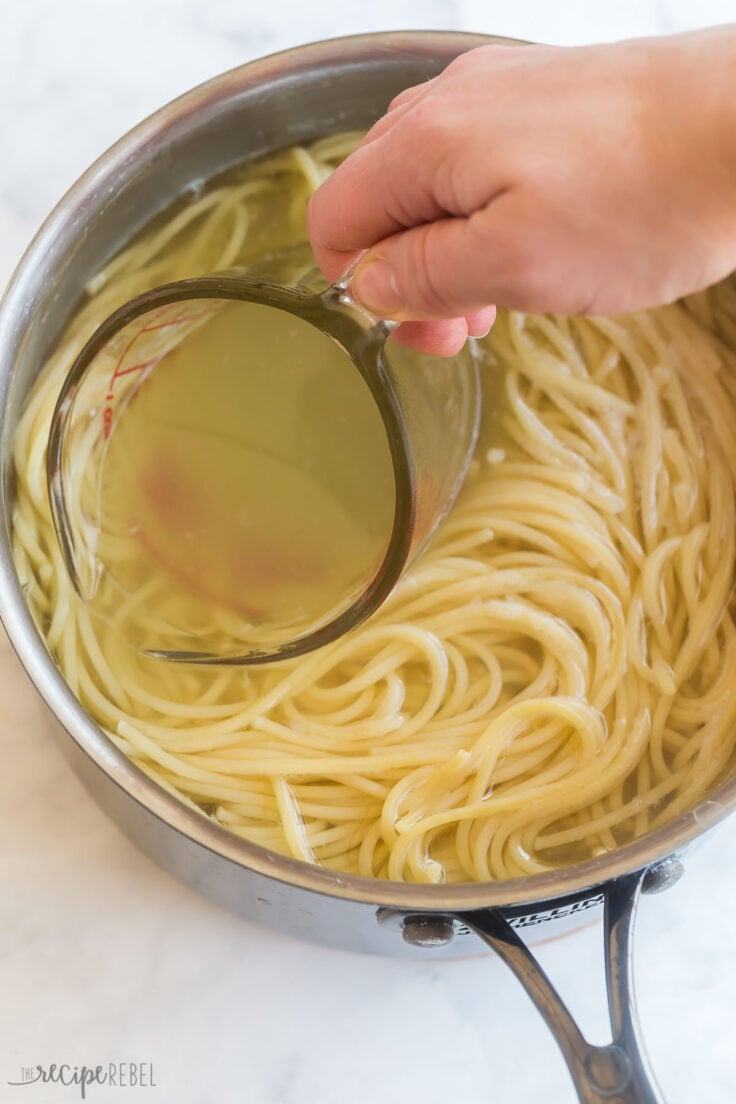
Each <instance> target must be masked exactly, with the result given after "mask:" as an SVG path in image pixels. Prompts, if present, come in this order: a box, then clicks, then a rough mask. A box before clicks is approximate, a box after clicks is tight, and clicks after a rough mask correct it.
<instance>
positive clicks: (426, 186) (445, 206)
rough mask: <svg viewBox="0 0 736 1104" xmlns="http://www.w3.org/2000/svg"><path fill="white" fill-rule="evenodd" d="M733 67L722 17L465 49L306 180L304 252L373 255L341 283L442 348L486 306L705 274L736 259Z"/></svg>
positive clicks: (593, 310) (576, 305) (567, 304)
mask: <svg viewBox="0 0 736 1104" xmlns="http://www.w3.org/2000/svg"><path fill="white" fill-rule="evenodd" d="M734 73H736V29H735V28H729V27H721V28H715V29H713V30H709V31H703V32H695V33H692V34H686V35H678V36H673V37H670V38H660V39H647V40H641V41H633V42H622V43H617V44H614V45H610V46H592V47H584V48H572V49H570V48H560V47H547V46H538V47H537V46H529V47H523V48H517V47H507V46H482V47H480V48H478V49H475V50H472V51H470V52H468V53H466V54H462V55H461V56H460V57H458V58H457V59H456V60H455V61H453V62H452V63H451V64H450V65H449V66H448V67H447V69H445V71H444V72H443V73H441V74H440V75H439V76H438V77H435V78H434V79H433V80H430V81H427V82H426V83H425V84H423V85H419V86H417V87H415V88H409V89H407V90H406V91H405V92H402V93H401V94H400V95H399V96H398V97H397V98H396V99H395V100H394V101H393V103H392V104H391V106H390V108H389V111H388V113H387V114H386V115H385V116H384V117H383V118H381V119H380V120H379V121H378V122H377V123H376V125H375V126H374V127H373V128H372V129H371V130H370V131H369V132H368V134H367V135H366V136H365V138H364V139H363V141H362V143H361V144H360V146H359V147H358V149H357V150H356V151H355V152H354V153H352V154H351V155H350V156H349V157H348V158H347V159H346V161H345V162H344V163H343V164H342V165H341V166H340V167H339V168H338V169H336V171H335V172H334V173H333V174H332V176H330V177H329V179H328V180H327V181H326V182H325V183H324V184H323V185H322V186H321V187H320V188H319V189H318V191H317V192H316V193H315V194H314V196H313V197H312V200H311V202H310V205H309V211H308V225H309V233H310V238H311V241H312V246H313V249H314V252H315V255H316V257H317V260H318V262H319V264H320V266H321V268H322V270H323V271H324V273H325V275H326V276H327V277H328V278H329V279H334V278H335V277H336V276H338V275H339V274H340V272H342V271H343V270H344V269H345V268H346V267H347V265H348V263H349V262H350V260H351V259H352V258H354V257H355V255H356V254H357V253H358V252H359V251H361V250H368V253H367V254H366V257H365V258H364V259H363V260H362V261H361V263H360V265H359V267H358V272H357V274H356V276H355V278H354V281H353V290H354V292H355V294H356V296H357V297H358V298H359V299H360V300H361V301H362V302H363V303H364V304H365V306H366V307H368V308H369V309H371V310H372V311H373V312H374V313H376V314H378V315H380V316H382V317H385V318H395V319H399V320H402V321H403V320H411V321H408V322H406V323H405V324H404V325H402V326H401V327H400V329H399V330H398V331H397V336H398V337H399V339H400V340H402V341H403V343H404V344H407V345H411V346H413V347H417V348H424V349H426V350H427V351H429V352H435V353H439V354H441V355H452V354H453V353H455V352H456V351H457V350H458V349H459V348H460V347H461V346H462V344H463V343H464V341H465V339H466V337H467V335H468V333H471V334H473V335H476V336H478V335H480V334H481V333H483V332H485V331H486V330H487V329H488V327H489V326H490V324H491V322H492V319H493V315H494V311H493V308H492V307H490V306H489V304H499V305H501V306H504V307H510V308H514V309H517V310H524V311H542V312H545V311H549V312H553V313H569V314H607V313H615V312H620V311H627V310H634V309H643V308H647V307H651V306H655V305H658V304H661V303H664V302H668V301H671V300H673V299H675V298H678V297H679V296H681V295H684V294H687V293H689V292H692V291H695V290H697V289H699V288H702V287H705V286H706V285H708V284H710V283H713V282H714V281H716V280H718V279H720V278H722V277H723V276H725V275H727V274H728V273H729V272H730V271H732V270H733V269H734V268H735V267H736V108H735V107H734V104H736V97H734ZM418 320H421V321H418ZM448 320H449V321H448Z"/></svg>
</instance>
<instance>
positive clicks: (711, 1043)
mask: <svg viewBox="0 0 736 1104" xmlns="http://www.w3.org/2000/svg"><path fill="white" fill-rule="evenodd" d="M561 9H564V14H560V12H561ZM734 19H736V0H698V3H697V4H696V3H694V2H692V0H618V3H617V4H611V3H605V2H603V0H566V3H565V4H564V5H563V4H552V3H550V2H549V0H516V2H515V3H514V4H502V3H500V2H498V0H372V2H371V3H370V4H367V3H365V4H359V3H355V2H353V3H352V4H349V3H346V2H345V0H316V2H315V3H311V4H303V3H295V2H293V0H269V2H268V3H265V4H256V3H255V0H126V2H125V3H124V4H120V3H113V2H112V0H62V2H60V0H23V3H14V4H10V3H8V4H7V5H5V6H4V7H3V10H2V15H1V17H0V288H2V286H3V285H4V283H5V281H6V280H7V279H8V278H9V276H10V274H11V272H12V269H13V267H14V265H15V263H16V262H17V260H18V258H19V257H20V254H21V252H22V250H23V248H24V247H25V245H26V244H27V242H28V240H29V238H30V237H31V235H32V234H33V232H34V230H35V228H36V227H37V225H38V224H39V223H40V221H41V219H42V218H43V217H44V216H45V214H46V213H47V211H48V210H49V209H50V207H51V206H52V205H53V203H54V202H55V201H56V200H57V199H58V198H59V197H60V195H61V194H62V193H63V191H64V190H65V189H66V188H67V187H68V186H69V185H70V184H71V183H72V182H73V180H74V179H75V178H76V176H77V175H78V174H79V173H80V172H81V171H82V170H83V169H84V168H85V167H86V166H87V165H88V164H89V162H90V161H92V160H93V159H94V158H95V157H96V156H97V155H98V154H99V153H100V152H101V151H102V150H103V149H104V148H105V147H106V146H107V145H109V144H110V143H111V142H112V141H113V140H114V139H115V138H117V137H118V136H119V135H120V134H121V133H122V132H123V131H124V130H126V129H127V128H128V127H130V126H131V125H132V124H134V123H135V122H137V121H138V119H140V118H141V117H142V116H143V115H145V114H147V113H149V112H150V111H152V110H154V109H155V108H156V107H158V106H159V105H160V104H161V103H163V102H164V101H166V100H168V99H171V98H172V97H173V96H175V95H176V94H178V93H179V92H181V91H183V90H185V89H186V88H188V87H190V86H191V85H194V84H196V83H198V82H199V81H201V80H204V79H205V78H207V77H209V76H211V75H213V74H215V73H216V72H218V71H220V70H222V69H226V68H229V67H231V66H234V65H236V64H238V63H240V62H243V61H246V60H248V59H250V58H252V57H255V56H257V55H259V54H263V53H268V52H271V51H273V50H277V49H280V48H282V47H286V46H291V45H295V44H297V43H299V42H305V41H309V40H311V39H317V38H321V37H326V36H330V35H338V34H348V33H353V32H357V31H365V30H379V29H389V28H400V27H430V26H434V27H441V28H454V29H465V30H481V31H489V32H490V31H494V32H497V33H500V34H508V35H515V36H518V37H522V38H523V37H527V38H531V39H537V40H541V41H545V40H546V41H550V42H560V43H575V42H583V41H592V40H594V39H603V38H606V39H610V38H620V37H626V36H630V35H637V34H650V33H657V32H663V31H669V30H679V29H685V28H687V27H692V26H696V25H705V24H709V23H719V22H726V21H729V20H734ZM0 761H2V764H3V769H2V779H3V786H2V801H1V802H0V994H2V996H1V998H0V1101H2V1102H5V1101H8V1102H9V1104H15V1102H16V1101H17V1102H21V1104H26V1102H27V1104H56V1102H57V1101H59V1102H63V1101H65V1100H69V1101H71V1100H78V1099H79V1098H80V1096H79V1090H78V1089H76V1088H73V1087H69V1088H61V1087H59V1086H54V1085H46V1086H39V1085H32V1086H31V1085H27V1086H23V1087H18V1088H13V1087H10V1086H8V1085H7V1082H8V1081H13V1080H19V1079H20V1073H21V1068H22V1067H23V1066H27V1065H35V1064H36V1063H40V1064H45V1065H48V1064H49V1063H51V1062H68V1063H71V1064H81V1063H86V1064H87V1065H96V1064H97V1063H106V1062H108V1061H122V1062H129V1061H136V1062H140V1061H143V1062H146V1063H152V1064H153V1067H154V1077H155V1081H156V1087H155V1088H150V1089H138V1090H134V1089H132V1088H128V1089H123V1088H112V1087H104V1088H99V1087H95V1086H92V1087H91V1088H90V1089H89V1090H88V1099H89V1100H92V1101H97V1102H100V1104H102V1102H105V1101H109V1102H110V1104H114V1102H115V1101H119V1102H121V1104H131V1102H134V1101H137V1100H139V1099H140V1100H143V1099H147V1098H150V1099H152V1100H157V1101H161V1104H214V1102H215V1101H217V1102H218V1104H230V1102H232V1104H235V1102H237V1104H344V1102H345V1101H350V1104H376V1102H378V1101H385V1102H386V1104H399V1102H403V1101H406V1100H420V1101H421V1102H422V1104H445V1102H447V1101H451V1100H452V1101H454V1100H461V1101H463V1102H464V1104H488V1102H493V1101H499V1102H500V1101H503V1102H504V1104H531V1102H532V1101H534V1102H537V1101H548V1102H550V1104H568V1102H572V1100H573V1099H574V1096H573V1091H572V1088H571V1085H570V1081H569V1078H568V1076H567V1073H566V1071H565V1068H564V1065H563V1062H562V1059H561V1058H560V1057H559V1055H558V1054H557V1053H556V1051H555V1048H554V1045H553V1043H552V1041H551V1038H550V1037H549V1036H548V1033H547V1031H546V1029H545V1027H544V1026H543V1024H542V1022H541V1020H540V1019H539V1017H538V1016H537V1014H536V1013H535V1011H534V1010H533V1009H532V1007H531V1005H529V1003H528V1001H527V998H526V997H525V995H524V994H523V993H522V991H521V989H520V988H519V987H518V986H517V984H516V983H515V982H514V981H513V979H512V978H511V977H510V976H509V975H507V973H506V971H505V969H504V968H503V967H502V965H501V964H500V963H499V962H498V961H496V960H494V959H491V958H488V959H475V960H467V961H460V962H449V963H430V962H427V963H423V962H416V961H409V962H405V961H403V960H382V959H374V958H367V957H362V956H358V955H349V954H346V953H344V952H335V951H329V950H326V949H320V948H315V947H312V946H307V945H304V944H301V943H299V942H296V941H294V940H290V939H288V938H285V937H283V936H278V935H276V934H273V933H271V932H269V931H266V930H261V929H258V928H255V927H252V926H250V925H248V924H246V923H244V922H243V921H241V920H239V919H237V918H235V917H233V916H231V915H229V914H228V913H226V912H223V911H222V910H220V909H218V908H216V907H215V906H214V905H211V904H209V903H208V902H207V901H205V900H203V899H201V898H199V897H198V896H196V895H195V894H194V893H193V892H191V891H190V890H188V889H185V888H183V887H182V886H180V885H179V884H177V883H176V882H174V881H173V880H172V879H171V878H170V877H168V876H167V875H166V874H164V873H163V872H161V871H160V870H159V869H158V868H157V867H155V866H154V865H153V864H152V863H151V862H149V861H148V860H147V859H146V858H144V857H143V856H142V855H141V854H139V853H138V852H137V851H136V850H135V849H134V848H133V847H132V845H131V844H129V843H128V842H127V840H126V839H124V838H123V837H122V836H121V835H120V834H119V833H118V831H117V830H116V829H115V828H114V827H113V826H112V825H111V824H110V823H109V822H108V821H107V820H106V819H105V817H104V816H103V814H102V813H101V812H100V811H99V810H98V809H97V807H96V806H95V805H93V804H92V802H91V800H90V799H89V798H88V797H87V795H86V793H85V792H84V791H83V789H82V787H81V786H80V784H79V783H78V782H77V780H76V779H75V778H74V777H73V776H72V775H71V773H70V771H69V769H68V767H67V766H66V764H65V762H64V761H63V760H62V758H61V755H60V753H59V751H58V749H57V747H56V744H55V743H54V742H53V741H52V739H51V736H50V731H49V722H48V721H47V719H46V718H45V715H44V712H43V710H42V708H41V706H40V704H39V702H38V700H37V698H36V696H35V694H34V692H33V691H32V689H31V687H30V684H29V683H28V682H27V680H26V678H25V677H24V675H23V673H22V671H21V669H20V667H19V664H18V662H17V660H16V659H15V657H14V655H13V654H12V652H11V649H10V647H9V645H8V644H7V642H6V640H5V639H4V638H2V640H0ZM734 853H736V819H734V820H733V822H732V823H731V824H730V825H727V826H725V827H723V828H722V829H720V831H719V832H717V833H716V835H715V836H714V838H713V839H712V840H710V841H709V842H708V843H707V844H706V845H704V846H703V848H702V849H701V850H700V851H698V853H697V854H695V855H692V856H691V857H690V858H689V859H688V860H687V871H686V876H685V878H684V879H683V880H682V881H681V882H680V883H679V885H678V886H677V887H676V888H674V889H673V890H671V891H670V892H668V893H667V894H665V895H663V896H660V897H654V898H648V899H645V901H644V903H643V906H642V909H641V919H640V923H639V931H638V935H637V958H638V990H639V998H640V1006H641V1015H642V1020H643V1025H644V1029H645V1034H646V1038H647V1041H648V1044H649V1049H650V1053H651V1057H652V1060H653V1063H654V1065H655V1068H656V1070H657V1072H658V1075H659V1078H660V1080H661V1083H662V1086H663V1089H664V1091H665V1095H666V1098H667V1101H668V1102H669V1104H695V1102H700V1101H706V1100H707V1101H708V1104H733V1101H734V1100H736V1046H735V1045H734V1040H735V1038H736V1037H735V1036H734V1031H733V1022H734V1015H735V1013H736V876H735V869H736V868H735V865H734V859H733V855H734ZM599 940H600V929H592V930H588V931H585V932H583V933H581V934H579V935H577V936H575V937H574V938H572V939H569V940H563V941H561V942H558V943H556V944H552V945H550V946H548V947H546V948H544V949H543V951H542V959H543V962H544V963H545V965H546V966H547V968H548V970H549V971H550V972H551V974H552V975H553V977H554V978H555V979H556V980H559V981H560V982H561V987H562V989H563V992H564V993H565V995H566V996H567V997H568V999H569V1001H570V1004H571V1006H572V1008H573V1010H574V1011H575V1012H576V1013H578V1014H579V1015H580V1017H581V1020H582V1023H583V1026H584V1027H585V1028H586V1029H587V1030H588V1032H589V1034H590V1035H591V1037H592V1038H593V1039H594V1041H603V1036H604V1022H605V1018H604V1013H603V1007H602V1000H601V997H600V991H599V987H598V986H597V984H592V980H593V979H595V981H596V982H597V980H598V975H599V972H600V969H601V966H600V963H599V960H598V942H599Z"/></svg>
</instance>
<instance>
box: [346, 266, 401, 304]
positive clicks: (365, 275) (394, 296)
mask: <svg viewBox="0 0 736 1104" xmlns="http://www.w3.org/2000/svg"><path fill="white" fill-rule="evenodd" d="M352 291H353V294H354V295H355V298H356V299H358V300H359V301H360V302H361V303H362V304H363V306H364V307H365V308H366V309H367V310H369V311H371V313H372V314H377V315H380V317H382V318H400V316H401V314H402V312H403V310H404V303H403V301H402V298H401V295H400V293H399V289H398V287H397V286H396V277H395V276H394V271H393V269H392V267H391V265H390V264H389V263H388V261H384V260H383V259H382V258H381V257H376V259H375V260H368V261H366V262H365V263H364V264H361V265H360V266H359V268H358V271H357V272H356V273H355V276H354V277H353V285H352Z"/></svg>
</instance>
